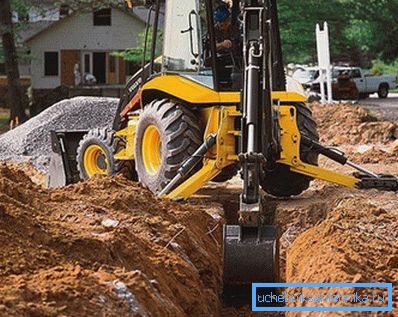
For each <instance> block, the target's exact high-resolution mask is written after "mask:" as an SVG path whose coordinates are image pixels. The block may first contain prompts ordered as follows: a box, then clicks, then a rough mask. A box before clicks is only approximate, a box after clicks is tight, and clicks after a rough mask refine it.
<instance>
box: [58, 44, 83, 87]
mask: <svg viewBox="0 0 398 317" xmlns="http://www.w3.org/2000/svg"><path fill="white" fill-rule="evenodd" d="M76 64H80V52H79V51H75V50H62V51H61V85H66V86H74V85H75V73H74V71H75V65H76Z"/></svg>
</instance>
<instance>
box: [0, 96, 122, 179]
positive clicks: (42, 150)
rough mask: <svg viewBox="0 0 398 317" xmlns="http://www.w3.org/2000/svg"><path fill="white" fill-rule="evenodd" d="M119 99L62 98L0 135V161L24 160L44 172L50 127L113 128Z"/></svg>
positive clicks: (46, 166)
mask: <svg viewBox="0 0 398 317" xmlns="http://www.w3.org/2000/svg"><path fill="white" fill-rule="evenodd" d="M118 101H119V99H115V98H98V97H77V98H73V99H68V100H63V101H61V102H59V103H56V104H55V105H53V106H52V107H50V108H48V109H47V110H45V111H43V112H42V113H40V114H39V115H37V116H36V117H34V118H32V119H30V120H29V121H27V122H25V123H24V124H22V125H21V126H19V127H17V128H16V129H14V130H12V131H9V132H7V133H5V134H3V135H1V136H0V161H13V162H26V161H30V162H32V164H33V165H34V166H35V167H37V168H38V169H39V170H41V171H43V172H47V169H48V165H49V162H50V155H51V141H50V131H51V130H82V129H92V128H103V127H112V123H113V119H114V117H115V113H116V109H117V106H118Z"/></svg>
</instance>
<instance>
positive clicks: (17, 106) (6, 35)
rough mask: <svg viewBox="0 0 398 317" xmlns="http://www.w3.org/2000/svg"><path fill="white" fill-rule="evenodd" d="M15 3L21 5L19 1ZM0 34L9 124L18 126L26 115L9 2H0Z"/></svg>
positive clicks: (1, 0)
mask: <svg viewBox="0 0 398 317" xmlns="http://www.w3.org/2000/svg"><path fill="white" fill-rule="evenodd" d="M16 3H18V4H20V5H21V6H22V5H23V3H22V2H21V1H20V2H16ZM0 32H1V38H2V45H3V56H4V57H3V58H4V62H5V66H6V73H7V81H8V104H9V107H10V122H11V123H12V124H18V123H19V122H21V121H24V120H25V119H26V115H25V111H24V108H23V101H22V89H21V85H20V76H19V69H18V57H17V49H16V45H15V36H14V25H13V23H12V7H11V3H10V1H9V0H0Z"/></svg>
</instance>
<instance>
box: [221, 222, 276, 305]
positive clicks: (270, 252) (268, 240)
mask: <svg viewBox="0 0 398 317" xmlns="http://www.w3.org/2000/svg"><path fill="white" fill-rule="evenodd" d="M277 231H278V230H277V227H276V226H261V227H257V228H248V227H243V226H239V225H233V226H230V225H225V226H224V230H223V238H224V293H223V297H224V300H226V301H228V302H232V303H238V302H247V300H248V299H250V296H251V284H252V283H273V282H276V281H278V279H279V266H278V232H277Z"/></svg>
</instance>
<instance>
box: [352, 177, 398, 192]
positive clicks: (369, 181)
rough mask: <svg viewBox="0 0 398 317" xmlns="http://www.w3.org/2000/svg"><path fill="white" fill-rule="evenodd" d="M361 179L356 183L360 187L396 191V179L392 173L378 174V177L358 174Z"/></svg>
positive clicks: (397, 186) (397, 184)
mask: <svg viewBox="0 0 398 317" xmlns="http://www.w3.org/2000/svg"><path fill="white" fill-rule="evenodd" d="M358 177H359V178H360V179H361V181H360V182H359V184H358V187H359V188H360V189H378V190H386V191H393V192H397V191H398V179H397V178H396V177H395V176H392V175H379V178H374V177H368V176H363V175H359V176H358Z"/></svg>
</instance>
